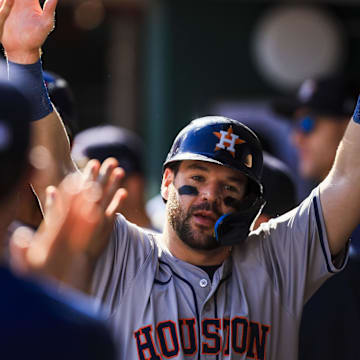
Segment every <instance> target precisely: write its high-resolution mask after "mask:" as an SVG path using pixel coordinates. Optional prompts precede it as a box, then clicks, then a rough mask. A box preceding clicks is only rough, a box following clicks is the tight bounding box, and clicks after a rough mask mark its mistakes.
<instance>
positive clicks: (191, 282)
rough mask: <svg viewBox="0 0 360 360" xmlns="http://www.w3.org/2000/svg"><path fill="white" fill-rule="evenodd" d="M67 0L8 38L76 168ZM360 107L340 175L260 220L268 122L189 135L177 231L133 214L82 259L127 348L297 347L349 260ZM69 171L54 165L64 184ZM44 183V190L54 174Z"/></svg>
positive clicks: (181, 165) (20, 8) (178, 149)
mask: <svg viewBox="0 0 360 360" xmlns="http://www.w3.org/2000/svg"><path fill="white" fill-rule="evenodd" d="M54 10H55V2H54V0H48V1H47V2H46V3H45V5H44V9H43V10H42V9H41V8H40V6H39V4H38V2H37V0H29V1H27V2H26V3H25V2H23V1H18V2H16V6H15V7H14V9H13V10H12V12H11V14H10V17H9V19H8V21H7V24H6V26H5V32H4V35H3V36H2V44H3V46H4V48H5V50H6V53H7V57H8V61H9V75H10V78H13V76H14V74H15V73H16V72H23V73H28V72H32V74H37V75H34V76H33V77H32V78H31V79H29V80H28V82H29V86H28V87H26V88H25V89H24V92H25V95H26V96H27V97H29V98H31V99H33V105H34V109H33V111H34V113H33V117H34V118H35V119H36V118H37V119H39V120H38V121H36V122H35V125H36V130H38V131H42V133H43V134H44V133H46V134H48V135H47V136H43V137H42V138H41V139H40V141H41V143H42V145H44V146H46V147H47V148H48V149H49V151H51V153H52V155H53V156H54V159H55V161H56V163H57V165H58V168H59V169H61V171H62V172H68V171H75V170H74V169H75V168H74V166H73V165H71V164H72V162H71V159H70V157H69V152H68V150H67V148H66V146H64V140H63V139H62V136H61V134H62V132H61V126H60V125H59V122H58V116H57V114H56V112H54V111H53V109H52V106H51V104H50V103H47V102H46V91H45V89H44V87H42V86H41V84H42V79H41V71H39V69H41V64H40V62H39V48H40V46H41V45H42V44H43V42H44V41H45V39H46V37H47V34H48V32H49V30H51V28H52V26H53V21H52V19H53V11H54ZM29 13H30V14H31V15H32V16H34V18H35V19H36V26H35V23H33V19H34V18H32V17H30V16H29ZM25 14H26V16H24V15H25ZM20 20H21V21H20ZM15 29H16V31H15ZM25 29H26V31H25ZM24 34H26V36H25V35H24ZM20 40H21V41H20ZM39 74H40V75H39ZM30 85H31V86H30ZM34 89H37V91H34ZM39 100H41V101H39ZM359 114H360V105H359V106H358V108H357V110H356V112H355V114H354V116H353V119H352V120H351V121H350V123H349V127H348V129H347V131H346V133H345V135H344V139H343V141H342V143H341V146H340V147H339V150H338V154H337V157H336V160H335V163H334V166H333V169H332V171H331V172H330V174H329V176H328V177H327V178H326V179H325V180H324V181H323V182H322V183H321V184H320V185H319V186H318V187H316V188H315V189H314V190H313V192H312V193H311V194H310V196H309V197H308V198H307V199H305V200H304V201H303V202H302V203H301V204H300V205H299V207H297V208H295V209H294V210H292V211H290V212H288V213H286V214H284V215H283V216H280V217H278V218H276V219H272V220H270V221H269V222H267V223H265V224H262V225H261V226H260V228H259V229H257V230H256V231H252V232H250V228H251V224H252V222H253V221H254V219H255V218H256V215H257V214H258V213H259V211H260V210H261V207H262V206H263V204H264V202H263V198H262V186H261V183H260V180H259V179H260V176H261V170H262V151H261V146H260V143H259V141H258V139H257V137H256V136H255V134H254V133H253V132H252V131H251V130H250V129H249V128H247V127H246V126H244V125H242V124H240V123H238V122H237V121H233V120H231V119H227V118H223V117H217V116H215V117H213V116H210V117H204V118H200V119H196V120H194V121H192V122H191V123H190V124H189V125H188V126H187V127H185V128H184V129H183V130H182V131H181V132H180V133H179V135H178V136H177V138H176V139H175V141H174V143H173V146H172V148H171V149H170V152H169V154H168V157H167V159H166V161H165V162H164V171H163V178H162V185H161V194H162V196H163V198H164V200H165V201H166V203H167V204H166V207H167V221H166V223H165V225H164V232H163V234H162V235H159V236H156V235H152V234H149V233H146V232H144V231H143V230H141V229H140V228H138V227H137V226H135V225H132V224H130V223H128V222H127V221H126V220H125V219H124V218H123V217H122V216H121V215H119V216H118V218H117V220H116V223H115V227H114V228H113V229H112V231H111V236H110V238H109V239H107V236H106V234H105V235H104V236H102V234H101V231H99V234H98V239H97V241H100V242H101V243H102V244H103V242H104V241H105V242H106V241H107V245H106V247H105V248H102V247H100V248H97V247H96V246H95V244H94V246H93V247H91V249H90V251H86V252H85V253H84V258H83V263H82V265H83V268H82V271H83V272H84V273H86V274H87V275H88V279H89V283H91V288H92V293H93V294H94V295H95V296H96V297H97V299H98V300H99V302H100V303H102V304H105V305H107V307H108V308H109V309H110V311H109V321H110V322H111V323H112V325H113V329H114V334H115V337H116V341H117V342H118V344H119V346H120V353H119V358H120V359H141V360H144V359H147V360H149V359H152V360H153V359H168V358H172V359H277V360H282V359H296V357H297V337H298V327H299V321H300V315H301V311H302V307H303V305H304V302H305V301H306V300H307V299H308V298H309V297H310V296H311V295H312V294H313V293H314V292H315V291H316V290H317V288H318V287H319V286H320V285H321V284H322V283H323V282H324V281H325V280H326V279H327V278H329V277H330V276H331V274H333V273H336V272H338V271H339V270H341V269H342V268H343V266H344V264H345V262H346V253H347V247H348V236H349V234H350V233H351V231H352V230H353V229H354V228H355V226H356V224H357V223H358V222H359V220H360V212H359V211H358V210H359V207H360V186H359V182H360V158H359V156H358V153H359V150H360V142H359V136H360V115H359ZM51 134H54V135H56V136H54V137H52V136H51ZM94 164H96V162H95V163H94ZM114 167H116V161H115V160H114V159H108V160H106V161H105V163H104V164H103V166H102V170H101V171H100V173H99V171H98V165H97V166H95V165H94V168H93V171H92V175H93V178H94V179H95V180H97V181H99V182H101V181H102V180H103V179H104V178H107V177H108V176H109V175H108V172H109V169H113V168H114ZM49 174H50V176H51V177H52V178H49ZM46 175H48V176H47V177H46ZM99 175H100V178H99ZM62 176H63V174H62V173H61V172H57V173H56V172H49V173H48V174H44V178H45V180H46V181H53V182H55V183H57V182H58V181H59V180H60V179H61V177H62ZM44 178H43V182H45V180H44ZM34 186H35V188H36V190H37V191H38V192H39V194H40V198H41V194H42V192H43V190H42V184H41V183H34ZM345 211H346V216H343V214H344V212H345ZM334 331H338V330H337V329H334Z"/></svg>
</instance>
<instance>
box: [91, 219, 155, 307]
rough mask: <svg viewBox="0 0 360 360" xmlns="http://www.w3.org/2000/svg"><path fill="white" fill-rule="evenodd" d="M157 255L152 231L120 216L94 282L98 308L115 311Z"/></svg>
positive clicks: (96, 271)
mask: <svg viewBox="0 0 360 360" xmlns="http://www.w3.org/2000/svg"><path fill="white" fill-rule="evenodd" d="M154 252H155V242H154V241H153V236H152V235H151V233H150V231H149V232H147V231H145V230H144V229H142V228H140V227H138V226H136V225H135V224H132V223H130V222H128V221H127V220H126V219H125V218H124V217H123V216H122V215H120V214H119V215H118V216H117V218H116V221H115V225H114V229H113V231H112V234H111V237H110V240H109V244H108V246H107V247H106V249H105V250H104V252H103V254H102V255H101V257H100V259H99V260H98V262H97V264H96V269H95V273H94V276H93V279H92V287H91V289H92V294H93V295H95V297H96V299H97V304H98V306H100V305H105V306H106V309H108V310H110V311H112V309H113V308H114V305H115V304H116V303H118V302H119V301H120V300H121V297H122V296H123V295H124V293H125V292H126V289H127V288H128V287H129V286H130V284H131V282H132V281H133V280H134V278H135V277H136V275H137V273H138V272H139V271H140V269H141V267H142V266H143V265H144V263H145V262H146V260H147V259H148V258H149V257H150V256H151V255H153V254H154Z"/></svg>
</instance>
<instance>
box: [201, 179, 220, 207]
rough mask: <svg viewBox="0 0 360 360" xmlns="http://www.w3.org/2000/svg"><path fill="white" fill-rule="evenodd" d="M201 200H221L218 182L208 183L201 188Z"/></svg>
mask: <svg viewBox="0 0 360 360" xmlns="http://www.w3.org/2000/svg"><path fill="white" fill-rule="evenodd" d="M200 196H201V200H203V201H208V202H211V203H212V202H218V201H220V198H221V194H220V188H219V186H218V185H217V184H216V183H209V184H206V185H205V186H203V187H202V188H201V191H200Z"/></svg>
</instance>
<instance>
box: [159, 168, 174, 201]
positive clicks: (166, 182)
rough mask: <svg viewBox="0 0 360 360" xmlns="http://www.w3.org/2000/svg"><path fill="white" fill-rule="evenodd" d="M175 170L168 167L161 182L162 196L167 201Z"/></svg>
mask: <svg viewBox="0 0 360 360" xmlns="http://www.w3.org/2000/svg"><path fill="white" fill-rule="evenodd" d="M174 177H175V176H174V172H173V171H172V170H171V169H170V168H166V169H165V171H164V174H163V177H162V182H161V196H162V198H163V199H164V200H165V201H167V200H168V196H169V186H170V184H172V182H173V181H174Z"/></svg>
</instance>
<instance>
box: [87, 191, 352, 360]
mask: <svg viewBox="0 0 360 360" xmlns="http://www.w3.org/2000/svg"><path fill="white" fill-rule="evenodd" d="M343 260H344V256H343V255H342V256H341V259H340V263H341V266H339V268H336V267H335V266H334V265H333V263H332V261H331V254H330V251H329V248H328V245H327V237H326V232H325V226H324V221H323V216H322V210H321V205H320V201H319V189H318V188H316V189H315V190H314V191H313V192H312V193H311V194H310V196H309V197H308V198H307V199H305V200H304V201H303V203H302V204H300V206H299V207H298V208H296V209H294V210H292V211H291V212H289V213H287V214H285V215H283V216H281V217H278V218H276V219H273V220H271V221H270V222H268V223H266V224H263V225H262V226H261V227H260V228H259V229H257V230H256V231H255V232H252V233H250V236H249V237H248V239H247V241H246V242H245V243H243V244H242V245H239V246H234V247H233V250H232V253H231V256H230V257H229V258H228V259H227V260H226V261H225V262H224V263H223V264H222V266H221V267H220V268H219V269H218V270H217V271H216V273H215V275H214V278H213V281H212V282H211V281H210V279H209V277H208V275H207V274H206V272H204V271H203V270H202V269H200V268H198V267H196V266H193V265H191V264H189V263H186V262H183V261H181V260H179V259H177V258H175V257H174V256H172V255H171V254H170V253H169V251H168V250H167V249H166V248H165V246H164V245H163V243H162V241H161V236H160V235H158V236H157V235H150V234H146V233H145V232H144V231H142V230H141V229H140V228H138V227H136V226H135V225H133V224H129V223H128V222H127V221H126V220H125V219H124V218H123V217H122V216H119V217H118V219H117V222H116V226H115V229H114V231H113V234H112V239H111V242H110V244H109V246H108V247H107V249H106V250H105V252H104V254H103V256H102V258H101V259H100V260H99V262H98V264H97V269H96V274H95V277H94V279H93V290H94V294H95V295H96V297H97V298H98V300H99V304H100V303H101V304H102V305H106V306H107V307H108V309H109V320H110V321H111V323H112V326H113V329H114V333H115V341H116V342H118V343H119V345H120V346H119V347H120V354H119V358H120V359H167V358H171V359H248V358H254V359H267V360H269V359H276V360H289V359H292V360H294V359H296V358H297V350H298V339H297V338H298V328H299V322H300V317H301V312H302V307H303V305H304V303H305V302H306V300H307V299H308V298H309V297H310V296H311V295H312V294H313V293H314V292H315V291H316V290H317V288H318V287H319V286H320V285H321V284H322V283H323V282H324V281H325V280H326V279H327V278H328V277H330V275H331V274H332V273H335V272H338V271H339V270H341V268H342V267H343V266H344V265H343V263H345V262H346V261H343Z"/></svg>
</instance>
